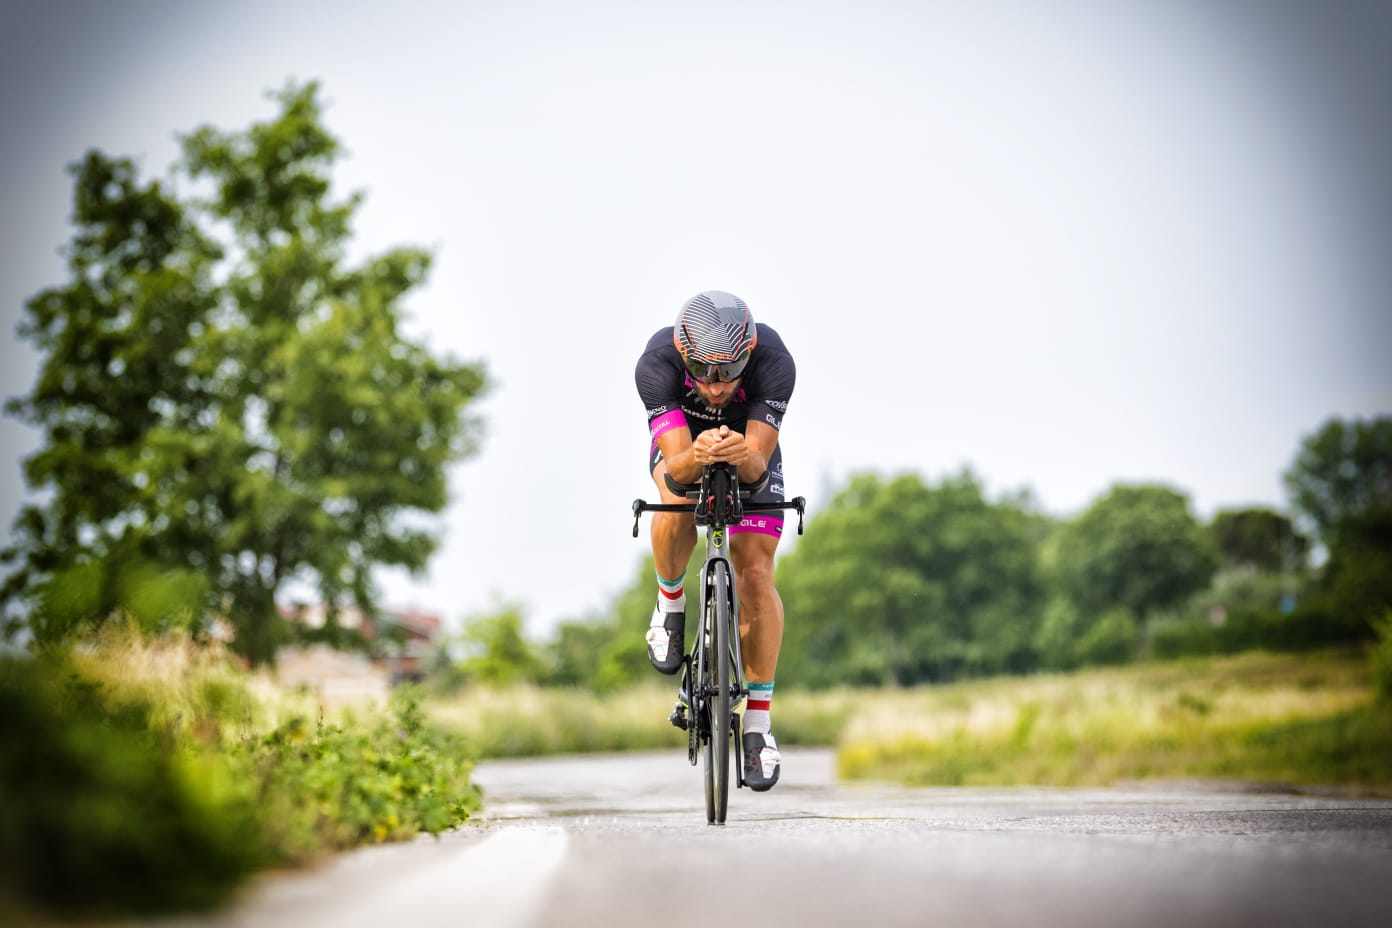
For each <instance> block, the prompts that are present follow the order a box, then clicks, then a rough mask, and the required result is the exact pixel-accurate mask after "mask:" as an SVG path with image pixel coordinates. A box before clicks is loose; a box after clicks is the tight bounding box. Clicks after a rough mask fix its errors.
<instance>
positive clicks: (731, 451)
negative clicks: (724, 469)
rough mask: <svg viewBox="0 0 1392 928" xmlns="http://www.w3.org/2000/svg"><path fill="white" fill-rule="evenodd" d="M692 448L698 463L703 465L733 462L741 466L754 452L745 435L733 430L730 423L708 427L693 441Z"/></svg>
mask: <svg viewBox="0 0 1392 928" xmlns="http://www.w3.org/2000/svg"><path fill="white" fill-rule="evenodd" d="M691 450H692V454H693V456H694V457H695V459H696V463H697V464H700V465H701V466H702V467H705V466H706V465H707V464H733V465H735V466H736V467H739V466H740V465H741V464H743V463H744V462H745V461H746V460H748V458H749V455H750V454H751V453H752V452H753V449H752V448H750V447H749V443H748V442H746V441H745V440H744V436H743V435H741V434H740V433H739V432H734V431H731V430H730V427H729V426H728V425H722V426H721V427H720V428H718V429H707V430H706V431H704V432H702V433H701V434H700V435H697V436H696V440H695V441H694V442H692V443H691Z"/></svg>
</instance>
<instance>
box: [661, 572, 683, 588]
mask: <svg viewBox="0 0 1392 928" xmlns="http://www.w3.org/2000/svg"><path fill="white" fill-rule="evenodd" d="M685 580H686V574H682V575H681V576H680V577H677V578H676V579H675V580H668V579H667V578H666V577H664V576H662V574H658V575H657V585H658V586H660V587H662V588H663V589H664V590H680V589H681V588H682V583H683V582H685Z"/></svg>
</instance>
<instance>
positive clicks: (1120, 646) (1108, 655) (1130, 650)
mask: <svg viewBox="0 0 1392 928" xmlns="http://www.w3.org/2000/svg"><path fill="white" fill-rule="evenodd" d="M1139 643H1140V630H1139V629H1138V628H1137V626H1136V620H1135V618H1133V617H1132V615H1131V613H1130V611H1128V610H1127V609H1125V608H1116V609H1110V610H1108V611H1107V612H1105V613H1103V614H1102V617H1101V618H1099V619H1098V620H1097V621H1096V622H1094V623H1093V625H1092V627H1091V628H1089V629H1088V630H1087V631H1086V632H1084V633H1083V636H1082V637H1081V638H1079V639H1078V649H1077V655H1078V662H1079V663H1081V664H1120V663H1124V662H1126V661H1129V660H1131V659H1132V658H1134V657H1135V656H1136V649H1137V646H1138V645H1139Z"/></svg>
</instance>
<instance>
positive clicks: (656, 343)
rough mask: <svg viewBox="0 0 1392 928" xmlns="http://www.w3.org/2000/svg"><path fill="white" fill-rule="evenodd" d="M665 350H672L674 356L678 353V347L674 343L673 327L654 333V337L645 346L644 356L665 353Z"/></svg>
mask: <svg viewBox="0 0 1392 928" xmlns="http://www.w3.org/2000/svg"><path fill="white" fill-rule="evenodd" d="M664 349H666V350H670V351H671V352H672V354H676V353H677V346H676V344H675V343H673V341H672V326H670V325H669V326H667V327H666V328H664V329H658V330H657V331H656V332H654V333H653V337H652V338H650V339H648V343H647V344H646V345H645V346H643V354H651V353H652V352H659V353H663V352H664Z"/></svg>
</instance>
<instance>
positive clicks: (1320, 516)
mask: <svg viewBox="0 0 1392 928" xmlns="http://www.w3.org/2000/svg"><path fill="white" fill-rule="evenodd" d="M1285 480H1286V487H1287V489H1288V490H1289V492H1290V494H1291V502H1292V505H1293V507H1294V508H1295V510H1296V512H1298V513H1299V514H1300V515H1301V517H1303V518H1304V519H1305V520H1307V521H1308V522H1309V523H1310V524H1311V525H1313V526H1314V528H1315V530H1316V532H1317V533H1318V535H1319V538H1320V540H1321V541H1322V542H1323V543H1324V544H1325V546H1326V547H1327V549H1328V552H1329V560H1328V562H1327V563H1326V564H1325V565H1324V568H1323V570H1322V571H1321V575H1320V577H1319V579H1318V581H1317V583H1316V585H1315V588H1314V590H1313V591H1312V592H1313V593H1314V595H1313V596H1312V597H1309V601H1308V602H1307V604H1306V605H1305V607H1304V608H1305V609H1306V610H1307V611H1308V612H1310V613H1311V614H1316V613H1317V614H1322V615H1323V616H1324V617H1325V622H1326V625H1327V626H1329V628H1328V630H1329V631H1330V632H1331V633H1333V632H1334V631H1337V630H1341V631H1339V634H1338V637H1348V638H1365V637H1369V636H1371V635H1372V634H1373V622H1374V621H1375V620H1377V619H1379V618H1380V617H1381V616H1382V614H1383V613H1384V612H1385V611H1386V610H1388V609H1392V416H1380V417H1378V418H1375V419H1370V420H1353V421H1350V422H1344V421H1342V420H1340V419H1331V420H1329V421H1328V422H1326V423H1325V424H1324V425H1323V426H1321V427H1320V429H1319V430H1318V431H1316V432H1315V433H1314V434H1313V435H1310V436H1309V437H1307V438H1306V439H1305V440H1304V441H1303V442H1302V443H1301V446H1300V450H1299V451H1298V452H1297V454H1296V457H1295V461H1294V462H1293V463H1292V464H1291V466H1290V468H1289V469H1288V470H1287V471H1286V473H1285Z"/></svg>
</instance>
